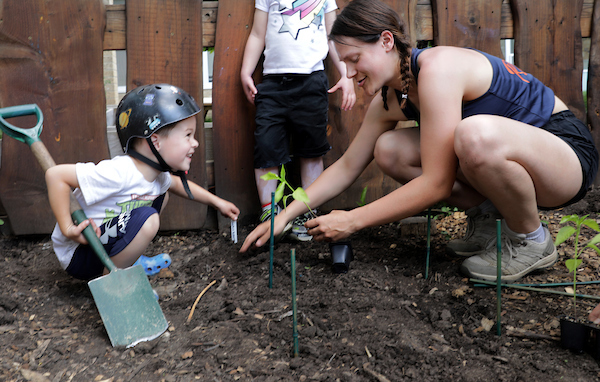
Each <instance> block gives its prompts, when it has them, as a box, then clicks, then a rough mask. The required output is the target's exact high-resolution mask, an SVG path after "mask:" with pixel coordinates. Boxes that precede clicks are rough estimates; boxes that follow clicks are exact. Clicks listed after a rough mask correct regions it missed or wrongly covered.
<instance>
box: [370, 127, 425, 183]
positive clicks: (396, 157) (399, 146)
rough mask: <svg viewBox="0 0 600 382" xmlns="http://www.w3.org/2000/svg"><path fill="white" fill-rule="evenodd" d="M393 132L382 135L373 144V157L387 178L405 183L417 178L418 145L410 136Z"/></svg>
mask: <svg viewBox="0 0 600 382" xmlns="http://www.w3.org/2000/svg"><path fill="white" fill-rule="evenodd" d="M403 133H404V132H401V131H398V130H393V131H389V132H387V133H384V134H382V135H381V136H380V137H379V138H378V139H377V142H376V144H375V149H374V151H373V156H374V158H375V162H376V163H377V165H378V166H379V167H380V168H381V170H382V171H383V172H384V173H385V174H386V175H388V176H391V177H392V178H394V179H396V180H397V181H399V182H401V183H405V182H407V181H409V180H411V179H413V178H414V177H415V176H418V174H419V173H420V168H421V159H420V152H419V150H418V144H416V143H415V142H414V140H413V137H411V136H410V135H411V134H403Z"/></svg>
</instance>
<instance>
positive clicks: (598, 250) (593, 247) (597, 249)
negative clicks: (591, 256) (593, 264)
mask: <svg viewBox="0 0 600 382" xmlns="http://www.w3.org/2000/svg"><path fill="white" fill-rule="evenodd" d="M586 247H589V248H591V249H593V250H594V251H596V253H597V254H599V255H600V249H599V248H598V247H596V246H595V245H594V244H588V245H586Z"/></svg>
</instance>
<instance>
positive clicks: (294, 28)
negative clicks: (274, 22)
mask: <svg viewBox="0 0 600 382" xmlns="http://www.w3.org/2000/svg"><path fill="white" fill-rule="evenodd" d="M300 15H301V12H300V11H297V12H294V13H292V14H291V15H286V14H281V18H282V19H283V25H282V26H281V29H279V33H285V32H288V33H289V34H291V35H292V37H293V38H294V39H297V38H298V33H300V30H302V29H306V28H308V27H309V26H310V24H306V23H305V22H302V21H301V19H300Z"/></svg>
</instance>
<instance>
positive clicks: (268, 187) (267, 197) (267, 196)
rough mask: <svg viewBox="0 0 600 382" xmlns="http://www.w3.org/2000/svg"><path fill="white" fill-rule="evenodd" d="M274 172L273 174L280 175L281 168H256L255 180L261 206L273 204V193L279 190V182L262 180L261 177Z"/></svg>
mask: <svg viewBox="0 0 600 382" xmlns="http://www.w3.org/2000/svg"><path fill="white" fill-rule="evenodd" d="M269 172H272V173H273V174H277V175H279V168H277V167H269V168H255V169H254V178H255V180H256V190H257V191H258V199H259V200H260V205H261V206H264V205H267V204H270V203H271V192H275V190H276V189H277V180H268V181H267V180H262V179H261V178H260V177H261V176H263V175H265V174H267V173H269Z"/></svg>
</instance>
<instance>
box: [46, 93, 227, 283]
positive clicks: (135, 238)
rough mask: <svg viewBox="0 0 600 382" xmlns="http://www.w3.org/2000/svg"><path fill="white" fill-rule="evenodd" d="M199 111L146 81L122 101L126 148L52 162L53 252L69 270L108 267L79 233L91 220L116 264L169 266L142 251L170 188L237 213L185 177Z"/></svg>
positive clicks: (83, 272) (120, 124) (80, 274)
mask: <svg viewBox="0 0 600 382" xmlns="http://www.w3.org/2000/svg"><path fill="white" fill-rule="evenodd" d="M198 112H200V108H199V107H198V105H197V104H196V102H195V101H194V99H193V98H192V97H191V96H190V95H189V94H188V93H186V92H185V91H184V90H182V89H180V88H178V87H175V86H172V85H168V84H155V85H148V86H141V87H139V88H137V89H134V90H132V91H130V92H129V93H127V94H126V95H125V97H123V100H121V102H120V103H119V106H118V108H117V119H118V121H117V132H118V134H119V140H120V142H121V146H122V147H123V151H124V152H125V153H126V154H127V155H122V156H117V157H115V158H113V159H110V160H104V161H101V162H100V163H98V164H94V163H77V164H63V165H58V166H55V167H51V168H50V169H48V171H47V172H46V183H47V185H48V196H49V199H50V206H51V207H52V211H53V212H54V215H55V216H56V220H57V224H56V227H55V228H54V232H53V233H52V241H53V244H54V251H55V253H56V256H57V257H58V260H59V261H60V263H61V265H62V267H63V268H64V269H65V270H66V271H67V272H68V273H69V274H70V275H72V276H73V277H76V278H78V279H82V280H89V279H92V278H95V277H98V276H100V275H102V274H103V273H106V270H105V269H104V265H103V264H102V262H101V261H100V259H99V258H98V257H97V256H96V255H95V253H94V252H93V250H92V248H91V247H90V246H89V245H88V244H87V240H86V239H85V238H84V237H83V235H82V231H83V229H84V228H85V227H87V226H88V225H89V224H92V226H93V227H94V229H95V230H96V233H97V234H98V236H99V237H100V241H101V242H102V244H103V245H104V248H105V249H106V252H107V253H108V255H109V256H110V257H111V259H112V261H113V262H114V263H115V265H116V266H117V267H118V268H126V267H129V266H131V265H133V264H134V263H136V262H139V263H141V264H142V265H143V266H144V268H145V270H146V273H148V274H154V273H157V272H158V270H159V269H160V268H162V267H165V266H168V265H169V264H170V263H171V259H170V258H169V256H168V255H167V254H162V255H158V256H154V257H146V256H142V254H143V253H144V251H145V250H146V248H147V247H148V245H149V244H150V242H151V241H152V239H153V238H154V236H155V235H156V233H157V232H158V229H159V225H160V221H159V214H160V212H161V210H162V209H163V208H164V206H165V205H166V203H167V201H168V196H169V195H168V194H167V191H171V192H173V193H174V194H176V195H179V196H182V197H189V198H190V199H194V200H195V201H197V202H200V203H205V204H208V205H210V206H212V207H214V208H216V209H217V210H219V212H221V214H222V215H223V216H226V217H229V218H231V219H234V220H235V219H237V217H238V215H239V210H238V208H237V207H236V206H235V205H233V204H232V203H230V202H228V201H225V200H223V199H221V198H219V197H217V196H215V195H213V194H211V193H210V192H208V191H206V190H205V189H203V188H202V187H200V186H198V185H197V184H195V183H193V182H189V183H188V182H187V180H186V178H185V173H186V172H187V171H188V170H189V168H190V164H191V160H192V159H191V157H192V155H193V154H194V151H195V150H196V148H197V147H198V141H197V140H196V139H195V138H194V134H195V133H196V117H195V115H196V114H198ZM72 189H75V191H74V195H75V197H76V199H77V200H78V201H79V203H80V204H81V206H82V208H83V210H84V212H85V214H86V215H87V217H88V219H87V220H86V221H84V222H82V223H81V224H79V225H75V224H74V223H73V220H72V219H71V214H70V211H69V199H70V194H71V190H72Z"/></svg>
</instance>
